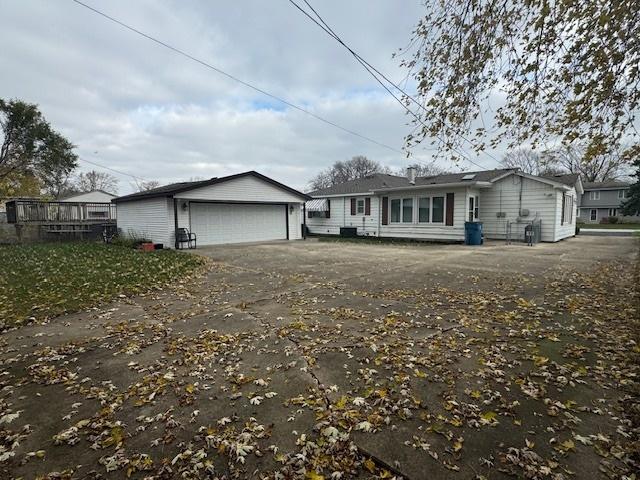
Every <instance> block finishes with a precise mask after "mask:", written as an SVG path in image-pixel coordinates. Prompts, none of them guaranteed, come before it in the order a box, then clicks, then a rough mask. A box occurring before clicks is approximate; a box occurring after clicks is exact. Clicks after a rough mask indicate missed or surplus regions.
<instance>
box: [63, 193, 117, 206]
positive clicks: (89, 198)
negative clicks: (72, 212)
mask: <svg viewBox="0 0 640 480" xmlns="http://www.w3.org/2000/svg"><path fill="white" fill-rule="evenodd" d="M116 196H117V195H114V194H113V193H109V192H105V191H104V190H92V191H90V192H81V193H74V194H71V195H67V196H64V197H60V198H58V200H57V201H58V202H76V203H109V202H111V200H113V199H114V198H116Z"/></svg>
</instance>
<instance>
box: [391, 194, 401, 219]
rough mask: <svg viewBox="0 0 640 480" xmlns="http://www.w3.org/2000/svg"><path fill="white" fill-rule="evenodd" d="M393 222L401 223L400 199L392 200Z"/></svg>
mask: <svg viewBox="0 0 640 480" xmlns="http://www.w3.org/2000/svg"><path fill="white" fill-rule="evenodd" d="M391 223H400V199H399V198H394V199H392V200H391Z"/></svg>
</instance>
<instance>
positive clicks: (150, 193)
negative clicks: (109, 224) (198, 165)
mask: <svg viewBox="0 0 640 480" xmlns="http://www.w3.org/2000/svg"><path fill="white" fill-rule="evenodd" d="M246 176H253V177H256V178H258V179H260V180H262V181H264V182H267V183H270V184H271V185H273V186H275V187H277V188H280V189H282V190H285V191H287V192H289V193H292V194H294V195H296V196H298V197H300V199H301V200H310V199H311V197H310V196H309V195H306V194H304V193H302V192H299V191H298V190H295V189H293V188H291V187H288V186H286V185H284V184H282V183H280V182H277V181H275V180H273V179H272V178H269V177H265V176H264V175H262V174H260V173H258V172H256V171H253V170H251V171H249V172H243V173H236V174H235V175H228V176H226V177H220V178H217V177H214V178H210V179H209V180H198V181H195V182H179V183H170V184H169V185H163V186H162V187H157V188H152V189H151V190H146V191H144V192H137V193H132V194H130V195H124V196H122V197H117V198H114V199H112V200H111V201H112V202H116V203H118V202H131V201H134V200H142V199H145V198H156V197H172V196H173V195H175V194H176V193H182V192H186V191H188V190H193V189H196V188H200V187H208V186H210V185H216V184H218V183H224V182H228V181H230V180H235V179H237V178H242V177H246Z"/></svg>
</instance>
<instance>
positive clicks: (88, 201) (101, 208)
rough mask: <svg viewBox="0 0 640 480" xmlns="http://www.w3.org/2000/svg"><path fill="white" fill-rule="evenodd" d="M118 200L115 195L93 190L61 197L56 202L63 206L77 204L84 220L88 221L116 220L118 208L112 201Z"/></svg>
mask: <svg viewBox="0 0 640 480" xmlns="http://www.w3.org/2000/svg"><path fill="white" fill-rule="evenodd" d="M114 198H116V195H114V194H113V193H109V192H105V191H104V190H92V191H90V192H80V193H74V194H71V195H67V196H64V197H59V198H58V199H57V200H56V201H57V202H59V203H62V204H71V203H75V204H76V205H77V208H78V209H79V211H81V216H82V218H85V219H88V220H100V219H107V218H111V219H113V220H114V219H115V217H116V208H115V206H114V205H112V204H111V200H113V199H114Z"/></svg>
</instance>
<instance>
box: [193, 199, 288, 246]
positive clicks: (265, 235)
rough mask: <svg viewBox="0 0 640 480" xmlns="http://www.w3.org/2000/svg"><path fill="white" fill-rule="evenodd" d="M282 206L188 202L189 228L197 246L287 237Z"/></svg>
mask: <svg viewBox="0 0 640 480" xmlns="http://www.w3.org/2000/svg"><path fill="white" fill-rule="evenodd" d="M286 213H287V210H286V209H285V206H284V205H244V204H231V203H192V204H191V231H192V232H193V233H195V234H196V235H197V236H198V245H215V244H219V243H242V242H262V241H266V240H281V239H286V238H287V220H286Z"/></svg>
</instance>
